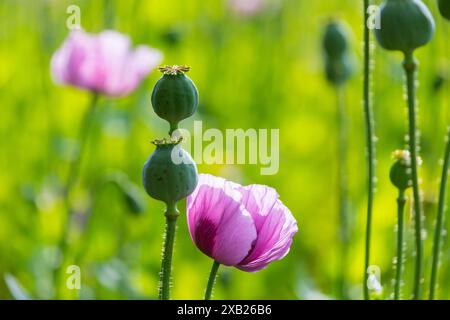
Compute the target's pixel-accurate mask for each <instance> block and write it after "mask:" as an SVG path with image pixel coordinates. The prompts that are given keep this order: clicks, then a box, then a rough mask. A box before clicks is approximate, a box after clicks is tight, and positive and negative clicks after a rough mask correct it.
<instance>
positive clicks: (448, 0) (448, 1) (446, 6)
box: [438, 0, 450, 20]
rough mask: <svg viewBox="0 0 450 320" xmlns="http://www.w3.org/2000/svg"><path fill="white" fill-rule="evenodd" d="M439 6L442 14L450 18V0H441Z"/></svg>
mask: <svg viewBox="0 0 450 320" xmlns="http://www.w3.org/2000/svg"><path fill="white" fill-rule="evenodd" d="M438 6H439V11H440V13H441V14H442V16H443V17H444V18H445V19H447V20H450V0H439V1H438Z"/></svg>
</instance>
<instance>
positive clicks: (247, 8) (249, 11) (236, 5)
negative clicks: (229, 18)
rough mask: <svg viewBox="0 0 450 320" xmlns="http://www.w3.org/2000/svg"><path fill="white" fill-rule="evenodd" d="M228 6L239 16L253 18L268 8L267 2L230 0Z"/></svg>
mask: <svg viewBox="0 0 450 320" xmlns="http://www.w3.org/2000/svg"><path fill="white" fill-rule="evenodd" d="M228 5H229V6H230V8H231V9H232V10H233V11H234V12H236V13H237V14H240V15H243V16H252V15H255V14H258V13H260V12H261V11H263V10H264V9H265V8H266V0H228Z"/></svg>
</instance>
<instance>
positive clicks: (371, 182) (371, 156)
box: [363, 0, 375, 300]
mask: <svg viewBox="0 0 450 320" xmlns="http://www.w3.org/2000/svg"><path fill="white" fill-rule="evenodd" d="M369 4H370V1H369V0H364V84H363V100H364V103H363V104H364V118H365V126H366V144H367V146H366V147H367V172H368V180H367V181H368V186H367V218H366V245H365V246H366V247H365V258H364V284H363V288H364V299H366V300H368V299H369V287H368V286H367V280H368V278H369V273H368V269H369V265H370V239H371V233H372V208H373V198H374V189H375V125H374V120H373V110H372V103H371V100H370V31H369V28H368V26H367V21H368V19H369V13H368V7H369Z"/></svg>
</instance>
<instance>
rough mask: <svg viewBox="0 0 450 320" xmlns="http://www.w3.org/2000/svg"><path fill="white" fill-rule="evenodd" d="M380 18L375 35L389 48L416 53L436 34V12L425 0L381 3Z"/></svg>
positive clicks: (380, 42) (398, 0) (396, 0)
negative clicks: (434, 15) (432, 12)
mask: <svg viewBox="0 0 450 320" xmlns="http://www.w3.org/2000/svg"><path fill="white" fill-rule="evenodd" d="M380 19H381V20H380V26H381V27H380V28H379V29H375V37H376V38H377V40H378V42H379V44H380V45H381V47H383V48H384V49H386V50H393V51H402V52H403V53H405V54H406V53H412V52H413V51H414V50H415V49H417V48H419V47H421V46H424V45H425V44H427V43H428V42H429V41H430V40H431V38H432V37H433V34H434V29H435V23H434V19H433V16H432V15H431V12H430V10H429V9H428V8H427V6H426V5H425V4H424V3H423V2H422V1H421V0H387V1H385V2H384V3H383V4H382V5H381V8H380Z"/></svg>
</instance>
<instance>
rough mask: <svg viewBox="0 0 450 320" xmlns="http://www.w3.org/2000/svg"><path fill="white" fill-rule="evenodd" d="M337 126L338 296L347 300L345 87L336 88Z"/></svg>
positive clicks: (347, 221)
mask: <svg viewBox="0 0 450 320" xmlns="http://www.w3.org/2000/svg"><path fill="white" fill-rule="evenodd" d="M336 101H337V125H338V148H339V149H338V166H339V169H338V170H339V174H338V196H339V221H338V223H339V229H340V230H339V240H340V243H341V257H340V259H341V265H340V267H339V268H340V270H339V287H338V290H339V292H338V294H339V296H340V298H341V299H347V298H348V297H347V288H346V287H347V281H346V274H345V271H346V266H347V253H348V243H349V217H348V183H347V149H348V148H347V147H348V133H347V127H348V125H347V112H346V108H345V87H344V86H343V85H339V86H337V87H336Z"/></svg>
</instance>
